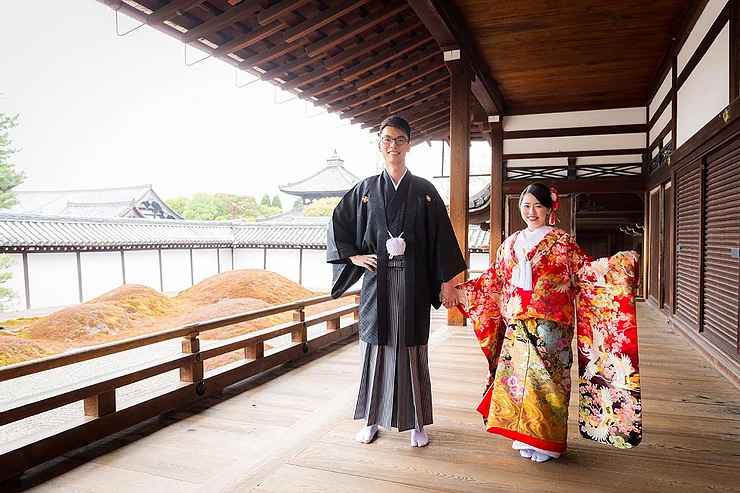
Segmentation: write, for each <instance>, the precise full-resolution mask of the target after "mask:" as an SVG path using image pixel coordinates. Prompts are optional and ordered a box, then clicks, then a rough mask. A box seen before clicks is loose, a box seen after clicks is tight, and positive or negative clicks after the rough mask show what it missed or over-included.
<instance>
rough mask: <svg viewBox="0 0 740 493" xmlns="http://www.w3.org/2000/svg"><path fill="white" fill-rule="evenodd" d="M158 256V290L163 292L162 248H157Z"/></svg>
mask: <svg viewBox="0 0 740 493" xmlns="http://www.w3.org/2000/svg"><path fill="white" fill-rule="evenodd" d="M157 253H158V257H159V290H160V291H161V292H162V293H164V270H163V269H162V249H161V248H157Z"/></svg>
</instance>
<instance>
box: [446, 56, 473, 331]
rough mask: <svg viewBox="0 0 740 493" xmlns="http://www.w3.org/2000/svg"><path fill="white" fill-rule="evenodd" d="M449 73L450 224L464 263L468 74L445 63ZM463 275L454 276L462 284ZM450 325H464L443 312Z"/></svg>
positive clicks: (458, 65) (466, 69)
mask: <svg viewBox="0 0 740 493" xmlns="http://www.w3.org/2000/svg"><path fill="white" fill-rule="evenodd" d="M448 68H449V71H450V119H449V125H450V221H451V222H452V229H453V230H454V231H455V237H456V238H457V243H458V246H459V247H460V251H461V252H462V253H463V255H464V256H465V261H466V263H467V262H468V259H469V256H470V253H469V252H468V198H469V197H468V195H469V190H468V182H469V176H468V175H469V174H470V83H471V79H472V74H471V72H470V69H469V67H468V66H467V65H466V63H464V62H463V61H461V60H458V61H454V62H450V63H448ZM466 278H467V272H462V273H460V274H459V275H458V276H456V277H455V283H460V282H464V281H465V279H466ZM447 321H448V323H449V324H450V325H464V324H465V319H464V318H463V316H462V315H461V314H460V312H459V311H458V310H457V309H455V308H453V309H452V310H449V311H448V312H447Z"/></svg>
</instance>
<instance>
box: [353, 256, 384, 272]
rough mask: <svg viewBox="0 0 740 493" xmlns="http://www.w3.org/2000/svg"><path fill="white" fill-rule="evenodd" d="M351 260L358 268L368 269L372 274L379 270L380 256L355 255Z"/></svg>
mask: <svg viewBox="0 0 740 493" xmlns="http://www.w3.org/2000/svg"><path fill="white" fill-rule="evenodd" d="M349 260H350V262H352V263H353V264H355V265H356V266H358V267H362V268H364V269H367V270H369V271H370V272H375V271H376V270H378V256H377V255H375V254H372V255H353V256H352V257H350V258H349Z"/></svg>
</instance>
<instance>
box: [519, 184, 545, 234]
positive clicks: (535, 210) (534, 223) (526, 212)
mask: <svg viewBox="0 0 740 493" xmlns="http://www.w3.org/2000/svg"><path fill="white" fill-rule="evenodd" d="M519 212H520V213H521V214H522V219H524V222H525V223H527V228H529V229H530V230H532V231H534V230H535V229H537V228H539V227H542V226H544V225H545V223H546V222H547V215H548V214H549V213H550V209H548V208H547V207H545V206H544V205H542V204H540V201H539V200H537V197H535V196H534V195H532V194H531V193H525V194H524V198H522V201H521V203H520V204H519Z"/></svg>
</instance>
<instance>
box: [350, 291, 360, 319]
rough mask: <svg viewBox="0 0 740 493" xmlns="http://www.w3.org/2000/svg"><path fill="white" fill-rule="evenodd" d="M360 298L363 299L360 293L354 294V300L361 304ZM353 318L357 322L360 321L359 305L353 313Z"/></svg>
mask: <svg viewBox="0 0 740 493" xmlns="http://www.w3.org/2000/svg"><path fill="white" fill-rule="evenodd" d="M360 300H361V297H360V296H359V295H355V296H354V302H355V303H356V304H358V305H359V304H360ZM352 318H353V319H354V321H355V322H359V321H360V308H359V307H357V310H355V311H354V312H353V313H352Z"/></svg>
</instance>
